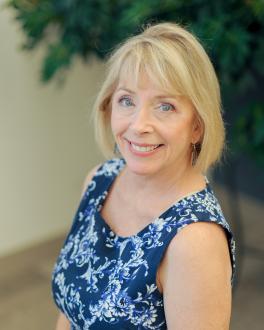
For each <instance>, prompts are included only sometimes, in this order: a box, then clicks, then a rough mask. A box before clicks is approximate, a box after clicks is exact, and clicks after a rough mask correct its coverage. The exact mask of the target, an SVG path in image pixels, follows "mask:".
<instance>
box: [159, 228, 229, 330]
mask: <svg viewBox="0 0 264 330" xmlns="http://www.w3.org/2000/svg"><path fill="white" fill-rule="evenodd" d="M231 274H232V268H231V261H230V256H229V249H228V243H227V238H226V235H225V232H224V229H223V228H222V227H221V226H220V225H217V224H215V223H212V222H210V223H208V222H197V223H193V224H189V225H187V226H186V227H184V228H183V229H182V230H180V232H179V233H178V234H177V235H176V236H175V237H174V238H173V240H172V241H171V243H170V245H169V247H168V249H167V251H166V254H165V257H164V260H163V261H162V265H161V277H160V282H161V285H162V288H163V298H164V308H165V316H166V322H167V327H168V330H182V329H184V330H228V329H229V324H230V317H231V302H232V288H231Z"/></svg>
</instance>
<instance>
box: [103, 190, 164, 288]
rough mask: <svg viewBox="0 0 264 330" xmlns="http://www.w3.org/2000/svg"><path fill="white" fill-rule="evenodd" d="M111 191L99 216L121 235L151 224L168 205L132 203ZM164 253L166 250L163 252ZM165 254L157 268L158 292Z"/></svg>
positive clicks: (160, 286)
mask: <svg viewBox="0 0 264 330" xmlns="http://www.w3.org/2000/svg"><path fill="white" fill-rule="evenodd" d="M121 195H122V194H118V193H116V192H114V191H112V192H111V193H110V194H109V195H108V196H107V198H106V200H105V201H104V204H103V208H102V209H101V212H100V214H101V216H102V218H103V220H104V221H105V223H106V224H107V225H108V226H109V227H110V228H111V229H112V231H113V232H114V233H115V234H117V235H119V236H122V237H128V236H132V235H135V234H137V233H139V232H140V231H142V230H143V229H144V228H146V227H147V226H148V225H149V224H151V223H152V222H153V221H154V219H155V218H156V217H158V216H159V215H161V214H162V212H164V211H165V210H166V209H167V207H168V205H162V204H161V203H156V205H153V204H152V205H147V203H144V201H142V203H138V204H135V203H134V204H133V203H132V202H128V201H129V197H128V196H126V195H125V194H123V196H121ZM151 206H152V207H151ZM165 255H166V252H165ZM165 255H164V257H163V259H162V260H161V263H160V264H159V266H158V268H157V273H156V285H157V287H158V290H159V292H160V293H162V292H163V289H162V282H163V278H164V271H165V269H164V267H165V266H164V262H163V260H164V259H165Z"/></svg>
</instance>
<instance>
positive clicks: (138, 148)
mask: <svg viewBox="0 0 264 330" xmlns="http://www.w3.org/2000/svg"><path fill="white" fill-rule="evenodd" d="M127 141H128V140H127ZM128 143H129V144H130V146H131V147H132V148H133V149H134V150H136V151H140V152H150V151H153V150H155V149H157V148H159V147H161V146H163V144H153V145H146V146H139V145H137V144H134V143H132V142H130V141H128Z"/></svg>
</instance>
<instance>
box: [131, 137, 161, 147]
mask: <svg viewBox="0 0 264 330" xmlns="http://www.w3.org/2000/svg"><path fill="white" fill-rule="evenodd" d="M125 140H126V141H127V142H129V143H133V144H134V145H136V146H139V147H153V146H157V145H161V143H156V144H148V143H137V142H134V141H131V140H128V139H126V138H125Z"/></svg>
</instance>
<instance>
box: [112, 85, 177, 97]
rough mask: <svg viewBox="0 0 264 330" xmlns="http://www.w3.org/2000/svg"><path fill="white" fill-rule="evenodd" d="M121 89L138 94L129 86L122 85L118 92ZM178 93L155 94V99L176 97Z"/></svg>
mask: <svg viewBox="0 0 264 330" xmlns="http://www.w3.org/2000/svg"><path fill="white" fill-rule="evenodd" d="M119 90H123V91H126V92H128V93H131V94H136V93H135V92H134V91H132V90H131V89H128V88H124V87H120V88H118V89H117V92H118V91H119ZM176 97H177V95H173V94H166V95H155V96H154V99H164V98H174V99H175V98H176Z"/></svg>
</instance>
